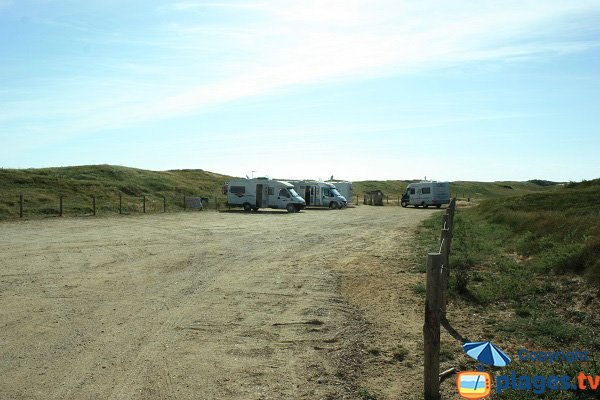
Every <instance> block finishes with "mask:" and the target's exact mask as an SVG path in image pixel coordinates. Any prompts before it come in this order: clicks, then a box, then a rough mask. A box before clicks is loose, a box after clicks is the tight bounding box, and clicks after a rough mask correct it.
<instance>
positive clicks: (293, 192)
mask: <svg viewBox="0 0 600 400" xmlns="http://www.w3.org/2000/svg"><path fill="white" fill-rule="evenodd" d="M288 190H289V191H290V193H291V194H292V197H294V196H298V193H296V191H295V190H294V189H292V188H290V189H288Z"/></svg>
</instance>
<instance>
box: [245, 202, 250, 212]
mask: <svg viewBox="0 0 600 400" xmlns="http://www.w3.org/2000/svg"><path fill="white" fill-rule="evenodd" d="M250 210H252V206H251V205H250V203H244V211H250Z"/></svg>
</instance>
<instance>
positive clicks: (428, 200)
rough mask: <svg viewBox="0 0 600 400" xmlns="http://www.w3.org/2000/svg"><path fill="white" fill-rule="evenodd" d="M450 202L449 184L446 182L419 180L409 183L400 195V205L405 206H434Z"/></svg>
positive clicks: (438, 206)
mask: <svg viewBox="0 0 600 400" xmlns="http://www.w3.org/2000/svg"><path fill="white" fill-rule="evenodd" d="M448 203H450V184H449V183H448V182H419V183H411V184H409V185H408V186H407V187H406V192H404V194H403V195H402V201H401V203H400V204H401V205H402V207H406V206H408V205H412V206H415V207H419V206H423V207H425V208H427V207H429V206H436V207H437V208H440V207H441V206H442V204H448Z"/></svg>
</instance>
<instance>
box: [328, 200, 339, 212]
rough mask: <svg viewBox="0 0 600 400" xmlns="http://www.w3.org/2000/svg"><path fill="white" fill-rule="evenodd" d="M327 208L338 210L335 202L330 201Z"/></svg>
mask: <svg viewBox="0 0 600 400" xmlns="http://www.w3.org/2000/svg"><path fill="white" fill-rule="evenodd" d="M329 208H331V209H332V210H335V209H336V208H338V206H337V203H336V202H335V201H332V202H331V203H329Z"/></svg>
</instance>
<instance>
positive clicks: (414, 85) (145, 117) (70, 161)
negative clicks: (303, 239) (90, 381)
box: [0, 0, 600, 181]
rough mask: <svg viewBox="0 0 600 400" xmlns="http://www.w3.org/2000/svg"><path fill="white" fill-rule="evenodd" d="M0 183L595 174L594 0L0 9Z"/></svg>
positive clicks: (598, 142)
mask: <svg viewBox="0 0 600 400" xmlns="http://www.w3.org/2000/svg"><path fill="white" fill-rule="evenodd" d="M0 60H2V62H1V63H0V143H1V144H2V145H1V146H0V167H4V168H23V167H46V166H66V165H82V164H104V163H108V164H117V165H125V166H132V167H139V168H147V169H152V170H165V169H179V168H202V169H205V170H209V171H214V172H220V173H225V174H230V175H236V176H243V175H246V174H247V175H251V174H252V171H256V172H255V175H257V174H259V175H270V176H275V177H286V178H328V177H329V176H330V175H334V176H335V177H336V178H340V179H350V180H364V179H416V178H423V177H425V176H427V178H430V179H438V180H485V181H492V180H527V179H533V178H542V179H551V180H558V181H567V180H581V179H591V178H597V177H599V176H600V161H599V157H598V155H599V153H600V134H599V132H598V130H599V126H600V116H599V114H600V0H596V1H585V0H583V1H528V0H520V1H502V2H498V1H485V0H482V1H478V2H472V1H461V0H454V1H433V0H424V1H419V2H414V1H399V0H394V1H353V0H344V1H338V0H335V1H325V0H320V1H312V0H305V1H286V0H278V1H260V0H258V1H223V0H215V1H195V0H182V1H170V2H166V1H164V2H160V1H151V0H147V1H127V2H122V1H112V0H103V1H94V0H89V1H67V0H64V1H58V0H57V1H53V0H36V1H32V0H18V1H17V0H14V1H11V0H0Z"/></svg>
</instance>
